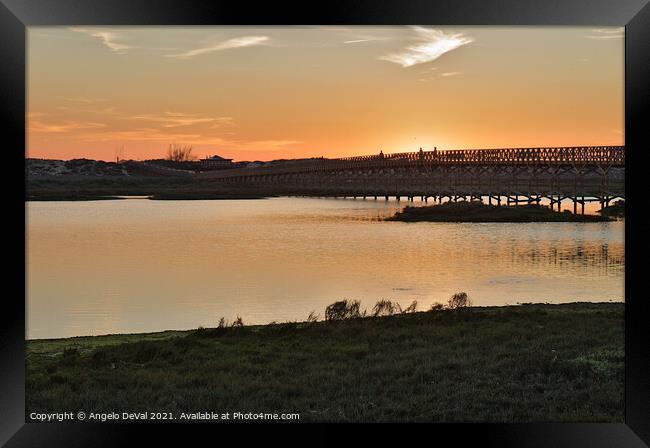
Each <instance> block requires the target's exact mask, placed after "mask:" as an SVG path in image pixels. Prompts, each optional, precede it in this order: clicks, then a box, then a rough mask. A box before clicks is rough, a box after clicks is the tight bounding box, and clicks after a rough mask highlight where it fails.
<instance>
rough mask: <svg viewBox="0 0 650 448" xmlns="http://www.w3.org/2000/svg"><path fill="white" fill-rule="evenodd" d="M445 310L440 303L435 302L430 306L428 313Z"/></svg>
mask: <svg viewBox="0 0 650 448" xmlns="http://www.w3.org/2000/svg"><path fill="white" fill-rule="evenodd" d="M444 309H445V306H444V305H443V304H442V303H440V302H435V303H433V304H432V305H431V308H429V311H442V310H444Z"/></svg>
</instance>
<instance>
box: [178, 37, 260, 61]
mask: <svg viewBox="0 0 650 448" xmlns="http://www.w3.org/2000/svg"><path fill="white" fill-rule="evenodd" d="M268 41H269V37H268V36H242V37H235V38H232V39H228V40H226V41H224V42H219V43H216V44H214V45H208V46H207V47H201V48H195V49H194V50H190V51H186V52H184V53H178V54H168V55H167V57H169V58H176V59H189V58H193V57H194V56H199V55H202V54H206V53H212V52H215V51H223V50H230V49H233V48H244V47H252V46H255V45H263V44H265V43H266V42H268Z"/></svg>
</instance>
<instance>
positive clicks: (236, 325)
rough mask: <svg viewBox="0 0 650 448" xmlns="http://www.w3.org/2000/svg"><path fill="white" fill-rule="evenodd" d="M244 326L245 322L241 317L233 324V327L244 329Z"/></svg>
mask: <svg viewBox="0 0 650 448" xmlns="http://www.w3.org/2000/svg"><path fill="white" fill-rule="evenodd" d="M243 326H244V321H243V320H242V318H241V317H239V316H237V319H235V320H234V322H233V323H232V325H231V327H233V328H235V327H243Z"/></svg>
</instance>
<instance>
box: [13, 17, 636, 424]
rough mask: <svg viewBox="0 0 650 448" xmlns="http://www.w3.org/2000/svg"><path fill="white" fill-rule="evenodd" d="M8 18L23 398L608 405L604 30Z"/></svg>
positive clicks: (508, 410)
mask: <svg viewBox="0 0 650 448" xmlns="http://www.w3.org/2000/svg"><path fill="white" fill-rule="evenodd" d="M25 33H26V36H25V38H26V41H25V60H26V66H25V93H26V98H25V112H26V117H25V134H26V136H25V138H26V143H25V168H24V169H25V182H26V185H25V421H26V422H29V423H44V422H50V423H52V422H55V423H60V422H70V423H77V424H80V425H81V424H86V423H89V422H94V423H98V422H100V423H106V422H113V423H116V422H120V423H127V422H128V423H143V422H147V423H152V422H158V423H188V422H192V423H226V424H227V423H240V422H265V423H266V422H278V423H294V424H296V423H308V422H327V423H338V422H341V423H343V422H345V423H375V422H390V423H408V422H418V423H452V422H453V423H478V422H480V423H558V422H571V423H586V422H590V423H620V424H623V423H625V421H626V419H625V415H626V413H625V410H626V400H625V394H626V388H625V380H626V377H625V373H626V371H625V367H626V334H625V324H626V321H625V314H626V313H625V303H626V297H625V295H626V294H625V293H626V288H625V271H626V265H625V262H626V260H625V256H626V251H625V238H626V231H625V229H626V203H625V200H626V176H625V164H626V150H625V148H626V147H625V141H626V139H625V131H626V112H625V110H626V101H625V92H626V90H625V89H626V44H625V37H626V31H625V27H623V26H586V25H580V26H540V25H535V26H502V25H482V26H478V25H446V24H444V25H439V26H438V25H415V24H414V25H268V26H261V25H254V26H253V25H237V26H235V25H187V26H158V25H155V26H154V25H150V26H145V25H139V26H131V25H114V26H113V25H111V26H109V25H75V26H68V25H65V26H63V25H60V26H47V25H42V26H38V25H34V26H31V25H30V26H28V27H27V28H26V31H25Z"/></svg>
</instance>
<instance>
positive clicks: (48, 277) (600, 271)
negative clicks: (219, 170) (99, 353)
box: [27, 198, 625, 339]
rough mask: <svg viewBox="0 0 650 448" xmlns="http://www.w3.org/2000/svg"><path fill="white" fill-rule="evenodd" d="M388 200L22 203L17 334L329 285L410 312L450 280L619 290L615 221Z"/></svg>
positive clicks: (513, 293) (302, 300)
mask: <svg viewBox="0 0 650 448" xmlns="http://www.w3.org/2000/svg"><path fill="white" fill-rule="evenodd" d="M403 205H405V202H404V201H403V202H402V203H401V206H403ZM401 206H400V205H399V204H398V203H396V202H393V201H391V202H388V203H386V202H384V201H377V202H375V201H372V200H367V201H362V200H351V199H348V200H343V199H338V200H336V199H302V198H276V199H267V200H242V201H239V200H237V201H149V200H146V199H130V200H119V201H96V202H30V203H28V205H27V222H28V227H27V229H28V233H27V291H28V293H27V313H28V320H27V337H28V338H30V339H32V338H52V337H66V336H76V335H95V334H107V333H125V332H146V331H157V330H165V329H187V328H196V327H198V326H200V325H203V326H214V325H215V324H216V323H217V321H218V319H219V317H221V316H225V317H226V318H227V319H230V320H232V319H233V318H235V317H236V316H237V315H239V316H241V317H242V318H243V319H244V322H245V323H268V322H271V321H286V320H304V319H305V318H306V317H307V315H308V314H309V312H310V311H312V310H314V311H316V312H317V313H319V314H320V315H321V317H322V315H323V310H324V308H325V306H326V305H327V304H329V303H331V302H333V301H335V300H339V299H342V298H350V299H356V300H361V301H362V305H363V306H366V307H368V308H371V307H372V305H373V304H374V303H375V302H376V301H377V300H378V299H380V298H389V299H392V300H397V301H399V302H400V303H402V304H407V303H408V302H410V301H412V300H417V301H418V303H419V304H420V308H421V309H422V308H425V307H428V306H429V305H430V304H431V303H433V302H436V301H440V302H443V301H446V300H447V298H448V297H449V296H450V295H451V294H453V293H455V292H458V291H466V292H467V293H468V294H469V295H470V297H471V298H472V299H473V301H474V303H475V304H477V305H503V304H515V303H517V302H552V303H559V302H569V301H578V300H580V301H609V300H614V301H622V300H623V278H624V267H625V254H624V231H623V225H624V223H623V222H612V223H593V224H591V223H590V224H582V223H580V224H576V223H530V224H470V223H466V224H459V223H399V222H381V221H378V220H377V218H379V217H382V216H387V215H388V214H392V213H393V212H394V211H395V210H396V209H398V208H400V207H401ZM565 208H568V205H565Z"/></svg>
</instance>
